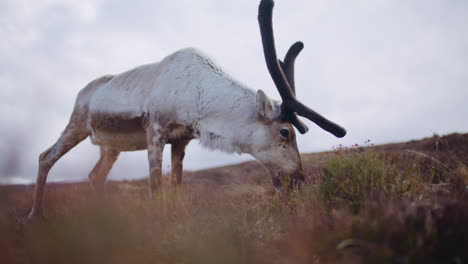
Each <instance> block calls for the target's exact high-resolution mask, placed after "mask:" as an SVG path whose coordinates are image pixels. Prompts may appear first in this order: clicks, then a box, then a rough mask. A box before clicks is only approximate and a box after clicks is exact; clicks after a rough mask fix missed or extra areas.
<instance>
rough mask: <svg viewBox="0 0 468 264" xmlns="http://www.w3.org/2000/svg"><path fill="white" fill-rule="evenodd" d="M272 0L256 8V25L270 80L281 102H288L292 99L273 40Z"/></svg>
mask: <svg viewBox="0 0 468 264" xmlns="http://www.w3.org/2000/svg"><path fill="white" fill-rule="evenodd" d="M274 5H275V3H274V2H273V0H262V1H261V2H260V5H259V7H258V23H259V24H260V34H261V36H262V44H263V53H264V55H265V61H266V64H267V68H268V71H269V72H270V75H271V78H272V79H273V82H274V83H275V85H276V87H277V89H278V92H279V94H280V96H281V99H283V102H285V101H290V100H291V98H293V97H294V94H293V92H292V91H291V87H290V86H289V84H288V82H287V80H286V76H285V75H284V73H283V71H282V70H281V67H280V64H279V62H278V57H277V56H276V48H275V38H274V35H273V25H272V16H273V6H274Z"/></svg>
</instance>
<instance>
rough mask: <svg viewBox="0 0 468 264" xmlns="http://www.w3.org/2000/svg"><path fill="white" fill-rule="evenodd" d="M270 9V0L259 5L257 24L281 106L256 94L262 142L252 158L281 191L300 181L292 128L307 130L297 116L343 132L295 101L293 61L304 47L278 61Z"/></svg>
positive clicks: (298, 44)
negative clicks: (286, 182) (284, 187)
mask: <svg viewBox="0 0 468 264" xmlns="http://www.w3.org/2000/svg"><path fill="white" fill-rule="evenodd" d="M273 6H274V2H273V0H262V1H261V2H260V6H259V10H258V22H259V24H260V32H261V36H262V44H263V52H264V55H265V60H266V64H267V68H268V71H269V72H270V75H271V77H272V79H273V81H274V83H275V85H276V87H277V89H278V92H279V94H280V96H281V99H282V102H281V103H278V102H274V101H272V100H270V99H269V98H268V97H267V96H266V95H265V93H263V91H261V90H259V91H258V92H257V102H256V104H257V114H258V120H259V122H262V123H263V124H265V126H263V127H264V129H259V131H258V132H257V134H261V135H262V136H263V139H262V140H260V142H261V143H260V145H261V147H259V148H258V149H259V150H258V151H256V152H255V153H252V155H253V156H254V157H255V158H256V159H257V160H259V161H260V162H261V163H262V164H263V165H264V166H265V167H266V168H267V169H268V170H269V172H270V174H271V175H272V180H273V185H274V186H275V187H276V188H277V189H281V186H282V183H283V182H284V181H286V180H290V181H289V183H290V186H292V184H293V183H295V182H301V181H304V173H303V168H302V161H301V157H300V154H299V151H298V148H297V143H296V136H295V133H294V129H293V126H294V127H295V128H296V129H297V130H298V131H299V132H300V133H301V134H305V133H306V132H307V131H308V128H307V126H306V125H305V124H304V123H302V122H301V121H300V120H299V119H298V116H297V115H300V116H302V117H305V118H307V119H309V120H311V121H312V122H314V123H315V124H317V125H318V126H319V127H321V128H322V129H324V130H326V131H328V132H330V133H332V134H333V135H335V136H337V137H344V136H345V135H346V130H345V129H344V128H342V127H340V126H339V125H337V124H335V123H333V122H331V121H330V120H328V119H326V118H325V117H323V116H321V115H320V114H318V113H317V112H315V111H314V110H312V109H310V108H308V107H307V106H305V105H304V104H302V103H301V102H299V101H298V100H297V98H296V90H295V84H294V61H295V59H296V57H297V55H299V53H300V52H301V50H302V49H303V48H304V45H303V43H302V42H296V43H294V44H293V45H292V46H291V48H290V49H289V51H288V52H287V53H286V56H285V58H284V60H283V61H280V60H278V58H277V55H276V49H275V40H274V36H273V26H272V12H273ZM259 138H260V136H259ZM291 180H292V181H291Z"/></svg>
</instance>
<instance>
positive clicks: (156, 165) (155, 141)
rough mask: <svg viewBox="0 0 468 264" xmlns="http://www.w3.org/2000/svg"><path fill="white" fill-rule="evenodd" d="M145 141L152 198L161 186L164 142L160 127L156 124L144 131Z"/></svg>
mask: <svg viewBox="0 0 468 264" xmlns="http://www.w3.org/2000/svg"><path fill="white" fill-rule="evenodd" d="M146 140H147V145H148V161H149V168H150V172H149V185H150V191H151V192H150V196H151V197H153V195H154V193H155V192H156V190H157V189H158V188H159V187H160V186H161V184H162V157H163V150H164V145H165V144H166V140H165V138H164V135H163V130H162V128H161V126H160V125H159V124H157V123H155V124H151V125H149V126H148V128H147V129H146Z"/></svg>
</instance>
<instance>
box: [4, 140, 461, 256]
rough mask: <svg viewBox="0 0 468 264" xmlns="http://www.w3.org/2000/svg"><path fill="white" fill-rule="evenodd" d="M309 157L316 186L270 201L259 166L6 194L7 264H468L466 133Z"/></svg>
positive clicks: (310, 182)
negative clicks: (39, 208) (152, 190)
mask: <svg viewBox="0 0 468 264" xmlns="http://www.w3.org/2000/svg"><path fill="white" fill-rule="evenodd" d="M363 145H364V146H358V145H355V146H350V147H347V148H346V147H340V148H337V149H335V150H334V151H332V152H326V153H315V154H305V155H303V161H304V167H305V169H306V173H307V180H308V183H307V184H306V185H305V186H304V187H303V188H301V189H300V190H295V191H293V192H292V193H290V194H289V195H288V196H283V195H280V194H277V193H275V192H274V191H273V189H272V187H271V186H270V183H269V181H268V176H267V175H266V171H264V169H263V168H262V167H261V166H260V165H258V164H257V163H255V162H247V163H243V164H239V165H235V166H228V167H222V168H215V169H209V170H203V171H197V172H187V173H186V175H185V176H184V177H185V178H184V181H185V184H184V185H183V186H181V187H180V188H177V189H173V188H171V187H170V186H169V184H168V183H167V182H166V183H165V186H164V188H163V190H162V191H161V192H160V193H159V194H158V195H157V196H156V197H155V198H154V199H149V198H148V187H147V185H146V181H133V182H109V183H108V184H107V197H106V199H105V200H99V199H95V197H94V196H93V193H92V191H91V188H90V186H89V185H88V184H87V183H74V184H50V185H48V188H47V192H46V201H45V206H46V215H47V217H46V219H44V220H41V221H34V222H26V221H25V216H26V215H27V212H28V210H29V207H30V205H31V199H32V186H3V187H0V234H1V235H0V263H468V243H466V241H468V191H467V186H468V167H467V165H468V134H463V135H462V134H452V135H448V136H444V137H437V136H435V137H432V138H427V139H423V140H419V141H412V142H407V143H400V144H389V145H382V146H372V145H371V143H370V142H365V143H364V144H363Z"/></svg>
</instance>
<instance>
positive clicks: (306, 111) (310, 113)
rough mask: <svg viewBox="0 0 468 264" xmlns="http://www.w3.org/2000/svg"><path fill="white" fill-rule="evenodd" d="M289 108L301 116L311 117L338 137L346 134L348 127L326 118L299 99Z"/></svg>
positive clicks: (310, 118) (311, 119)
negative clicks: (345, 127)
mask: <svg viewBox="0 0 468 264" xmlns="http://www.w3.org/2000/svg"><path fill="white" fill-rule="evenodd" d="M288 109H290V111H293V112H296V113H297V114H298V115H300V116H303V117H305V118H307V119H309V120H310V121H312V122H314V123H315V124H317V125H318V126H319V127H321V128H322V129H323V130H325V131H328V132H330V133H332V134H333V135H335V136H336V137H339V138H342V137H344V136H345V135H346V129H344V128H343V127H341V126H339V125H337V124H335V123H333V122H332V121H330V120H328V119H326V118H325V117H323V116H322V115H320V114H319V113H317V112H315V111H314V110H312V109H310V108H308V107H307V106H305V105H303V104H302V103H301V102H299V101H297V100H296V101H295V102H294V103H292V104H291V105H289V106H288Z"/></svg>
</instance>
